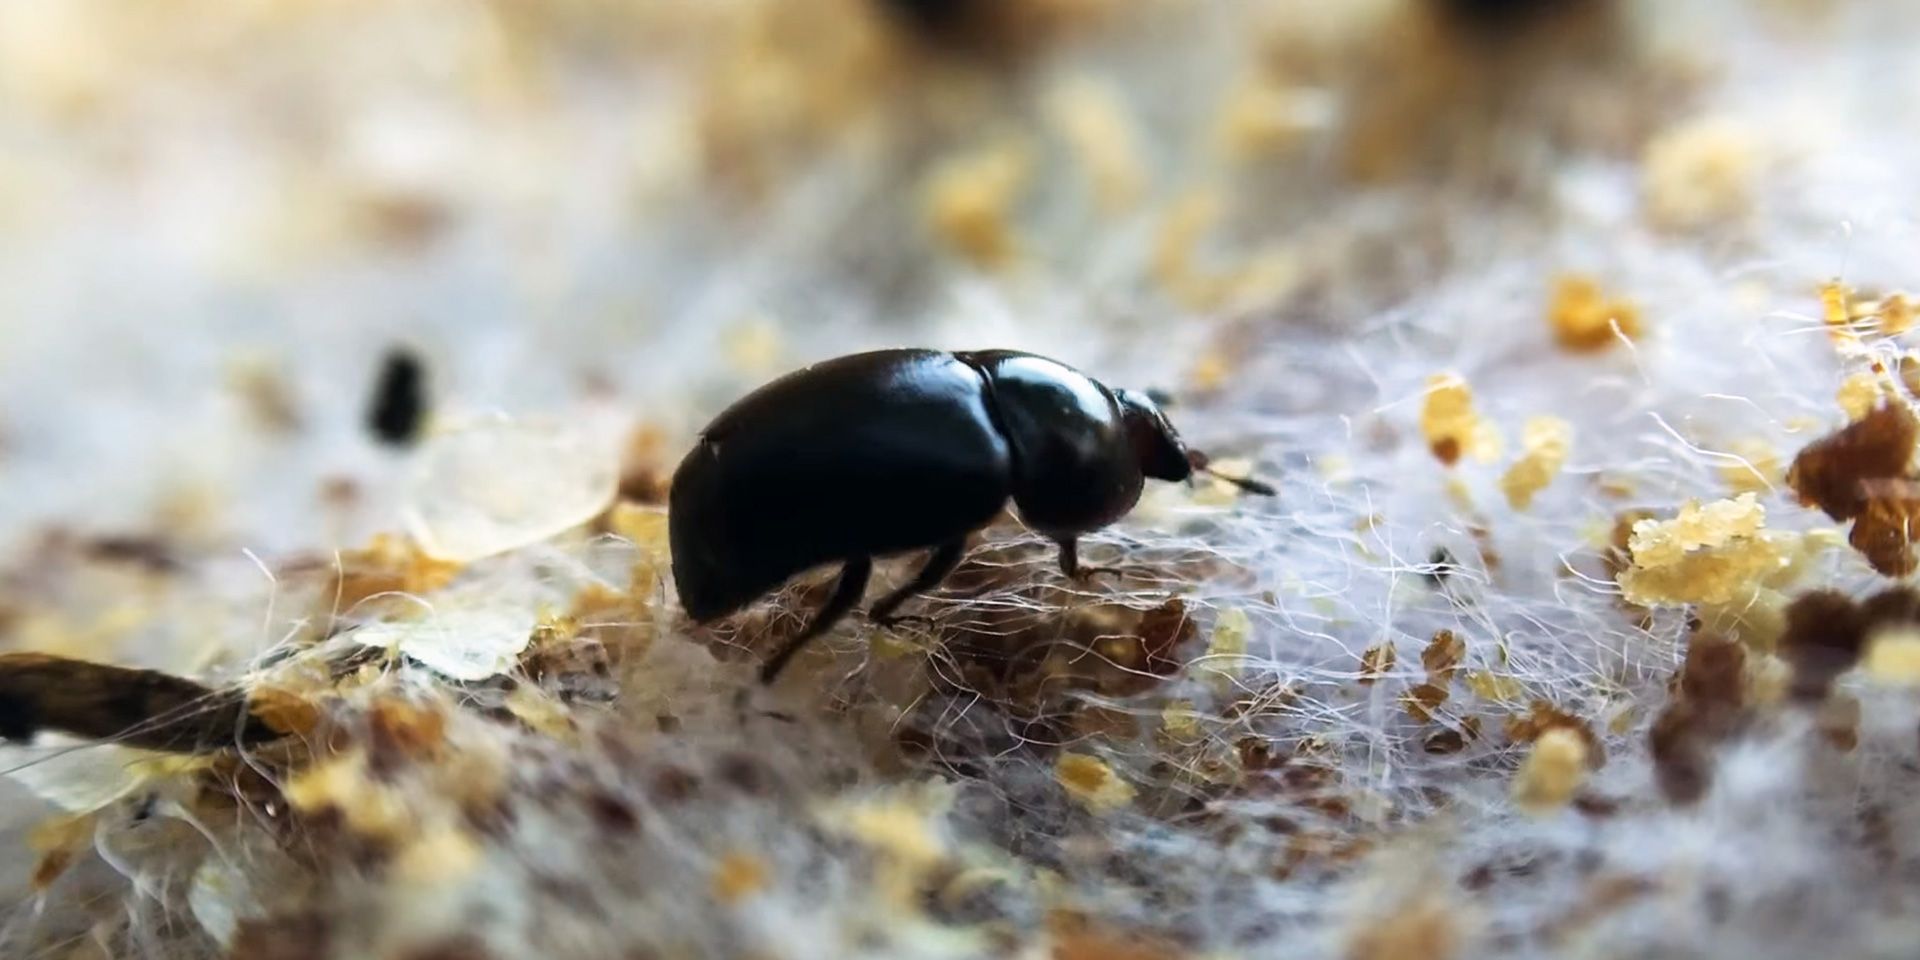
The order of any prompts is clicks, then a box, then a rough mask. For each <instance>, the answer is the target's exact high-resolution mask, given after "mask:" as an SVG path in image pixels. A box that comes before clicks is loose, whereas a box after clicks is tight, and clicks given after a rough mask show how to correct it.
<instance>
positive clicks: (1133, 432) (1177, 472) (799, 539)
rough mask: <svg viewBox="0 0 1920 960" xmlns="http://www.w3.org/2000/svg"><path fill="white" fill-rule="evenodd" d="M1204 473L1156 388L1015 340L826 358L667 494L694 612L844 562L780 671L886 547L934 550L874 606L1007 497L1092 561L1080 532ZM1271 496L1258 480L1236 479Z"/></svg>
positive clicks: (693, 460)
mask: <svg viewBox="0 0 1920 960" xmlns="http://www.w3.org/2000/svg"><path fill="white" fill-rule="evenodd" d="M1196 469H1198V470H1207V469H1208V467H1207V461H1206V457H1205V456H1204V455H1202V454H1200V453H1198V452H1197V451H1195V452H1189V451H1188V450H1187V448H1186V445H1185V444H1184V443H1183V442H1182V441H1181V439H1180V436H1179V434H1178V433H1177V432H1176V431H1175V430H1174V428H1173V425H1172V424H1171V423H1169V422H1168V421H1167V418H1166V416H1165V414H1163V413H1162V412H1161V410H1160V407H1159V405H1158V404H1156V403H1155V402H1154V400H1153V399H1151V398H1150V397H1148V396H1147V395H1146V394H1143V393H1139V392H1135V391H1132V390H1111V389H1108V388H1107V387H1106V386H1104V385H1102V384H1101V383H1099V382H1098V381H1096V380H1094V379H1092V378H1090V377H1088V376H1086V375H1084V374H1082V373H1080V372H1078V371H1076V370H1074V369H1072V368H1071V367H1068V366H1066V365H1065V364H1062V363H1059V362H1057V361H1054V360H1049V359H1047V358H1045V357H1040V356H1035V355H1033V354H1029V353H1020V352H1016V351H1011V350H984V351H974V352H957V353H949V352H944V351H937V350H924V349H897V350H879V351H873V352H868V353H858V354H853V355H851V356H845V357H840V358H837V359H834V360H828V361H826V362H823V363H818V364H814V365H813V366H810V367H806V368H804V369H801V370H798V371H795V372H793V373H790V374H787V375H786V376H783V377H780V378H779V379H776V380H774V381H773V382H771V383H768V384H766V385H765V386H763V387H761V388H759V389H757V390H755V391H753V392H752V393H749V394H748V395H747V396H745V397H743V398H741V399H740V400H739V401H737V402H736V403H734V404H733V405H732V406H731V407H729V408H727V409H726V410H725V411H723V412H722V413H721V414H720V415H719V416H718V417H717V418H715V419H714V421H713V422H712V423H711V424H709V425H708V426H707V428H706V429H705V430H703V431H702V432H701V434H700V437H699V440H698V442H697V443H696V444H695V445H694V448H693V450H692V451H691V452H689V453H688V454H687V456H686V459H684V460H683V461H681V463H680V466H679V468H678V469H677V470H676V471H675V472H674V475H673V482H672V486H671V489H670V491H669V494H668V518H669V519H668V526H669V535H670V540H671V548H672V553H673V576H674V583H675V588H676V590H677V591H678V592H679V595H680V602H681V606H682V607H683V608H685V610H686V612H687V615H688V616H689V617H691V618H692V619H693V620H694V621H695V622H698V623H707V622H711V621H713V620H717V619H720V618H722V617H725V616H727V615H729V614H732V613H735V612H737V611H739V610H740V609H742V608H744V607H746V606H747V605H748V604H750V603H752V602H753V601H755V600H756V599H759V598H760V597H762V596H764V595H766V594H767V593H769V592H771V591H772V590H774V589H775V588H777V587H779V586H780V585H781V584H783V583H785V582H786V581H787V580H789V579H790V578H792V577H794V576H795V575H797V574H800V573H803V572H805V571H807V570H810V569H813V568H815V567H818V566H821V565H823V564H827V563H834V562H838V563H840V564H842V566H841V572H840V578H839V582H838V584H837V585H836V586H835V588H834V592H833V594H832V596H831V597H830V598H829V599H828V600H827V602H826V603H825V604H823V605H822V606H821V608H820V610H819V612H818V613H816V614H815V615H814V618H813V620H812V622H810V623H809V624H807V626H806V627H805V628H804V629H803V630H802V631H801V632H800V633H799V634H798V635H796V636H795V637H794V638H793V639H791V640H789V641H787V643H786V644H785V645H784V646H783V647H782V648H781V649H780V650H779V651H778V652H777V653H775V654H774V655H773V657H772V658H770V659H769V660H768V661H767V663H766V665H765V666H764V667H763V668H762V671H761V677H762V679H763V680H766V681H771V680H772V679H773V678H774V677H775V676H776V675H778V673H779V672H780V670H781V668H782V667H784V666H785V665H786V663H787V661H788V660H789V659H791V658H792V656H793V655H794V654H795V653H796V652H798V651H799V650H800V648H801V647H803V646H804V645H805V644H806V643H807V641H809V640H811V639H812V638H814V637H816V636H818V635H820V634H821V633H822V632H824V631H826V630H827V629H828V628H830V627H832V626H833V625H834V624H835V623H836V622H838V621H839V620H840V618H842V617H844V616H845V615H846V613H847V611H848V610H850V609H852V607H853V606H854V604H855V603H857V602H859V600H860V598H861V595H862V594H863V593H864V591H865V588H866V586H867V580H868V578H869V576H870V575H871V573H872V570H873V559H874V558H875V557H882V556H888V555H893V554H900V553H905V552H909V551H914V550H927V551H928V557H927V561H926V564H925V566H924V567H922V568H921V570H920V572H919V573H918V574H917V575H916V576H914V577H913V579H912V580H911V581H910V582H909V583H907V584H906V585H904V586H902V587H900V588H899V589H897V590H895V591H893V592H891V593H889V594H887V595H886V596H885V597H883V598H881V599H880V600H879V601H878V602H876V603H875V604H874V605H873V606H872V607H871V608H870V609H869V611H868V616H870V617H871V618H872V619H873V620H874V621H875V622H876V623H879V624H881V625H889V624H892V623H894V622H896V620H897V619H898V618H896V617H894V616H893V613H894V611H895V610H896V609H898V608H899V606H900V605H901V604H902V603H904V602H905V601H906V600H908V599H909V598H911V597H913V596H915V595H916V594H919V593H922V592H924V591H926V590H929V589H932V588H933V587H935V586H937V585H938V584H939V583H940V582H941V581H942V580H943V579H945V578H946V576H947V575H948V574H949V573H951V572H953V569H954V567H956V566H957V565H958V564H959V562H960V559H961V555H962V553H963V552H964V549H965V543H966V538H967V535H968V534H970V533H972V532H974V531H976V530H979V529H980V528H982V527H984V526H986V525H987V524H988V523H989V522H991V521H992V520H993V518H994V517H995V516H996V515H998V514H999V513H1000V511H1001V509H1002V508H1004V507H1005V506H1006V503H1007V501H1008V499H1009V498H1011V499H1012V501H1013V503H1014V506H1015V507H1016V508H1017V510H1018V513H1019V516H1020V519H1021V520H1022V522H1024V523H1026V524H1027V525H1028V526H1029V527H1031V528H1033V529H1034V530H1036V531H1038V532H1040V533H1042V534H1044V535H1045V536H1047V537H1048V538H1049V539H1051V540H1053V541H1054V542H1055V543H1057V544H1058V545H1059V550H1060V566H1061V569H1062V570H1063V571H1064V572H1065V573H1066V574H1067V575H1068V576H1073V577H1081V576H1085V575H1087V574H1089V573H1093V572H1097V571H1094V570H1092V569H1090V568H1083V567H1081V566H1080V563H1079V554H1078V552H1077V550H1076V546H1077V542H1078V538H1079V537H1080V536H1082V535H1084V534H1087V533H1090V532H1092V531H1095V530H1098V529H1100V528H1102V527H1105V526H1107V525H1108V524H1111V523H1113V522H1114V521H1116V520H1118V519H1120V518H1121V517H1122V516H1124V515H1126V513H1127V512H1128V511H1130V510H1132V509H1133V507H1134V504H1135V503H1137V502H1138V501H1139V498H1140V492H1141V489H1142V488H1143V487H1144V485H1145V480H1146V479H1147V478H1152V479H1156V480H1165V481H1171V482H1178V481H1184V480H1187V479H1188V478H1189V477H1191V476H1192V474H1193V472H1194V471H1195V470H1196ZM1223 479H1226V480H1229V481H1231V482H1233V483H1236V484H1238V485H1239V486H1241V487H1242V488H1244V489H1246V490H1248V491H1250V492H1253V493H1258V494H1262V495H1265V496H1272V495H1273V492H1274V491H1273V488H1271V487H1269V486H1267V485H1266V484H1263V483H1260V482H1259V481H1256V480H1245V479H1240V478H1234V477H1223Z"/></svg>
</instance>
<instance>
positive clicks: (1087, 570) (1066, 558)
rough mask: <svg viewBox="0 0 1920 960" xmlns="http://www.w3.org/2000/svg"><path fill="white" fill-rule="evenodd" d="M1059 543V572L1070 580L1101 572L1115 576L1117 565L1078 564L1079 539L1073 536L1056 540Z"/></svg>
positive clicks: (1118, 574) (1097, 574)
mask: <svg viewBox="0 0 1920 960" xmlns="http://www.w3.org/2000/svg"><path fill="white" fill-rule="evenodd" d="M1057 542H1058V543H1059V544H1060V572H1061V573H1064V574H1066V575H1067V578H1068V579H1070V580H1085V579H1088V578H1091V577H1097V576H1099V575H1101V574H1103V573H1104V574H1106V575H1108V576H1112V577H1117V576H1120V575H1121V574H1120V570H1119V568H1117V567H1083V566H1081V565H1080V541H1079V540H1078V539H1077V538H1074V537H1067V538H1066V539H1063V540H1060V541H1057Z"/></svg>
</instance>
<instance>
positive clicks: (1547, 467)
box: [1500, 417, 1573, 510]
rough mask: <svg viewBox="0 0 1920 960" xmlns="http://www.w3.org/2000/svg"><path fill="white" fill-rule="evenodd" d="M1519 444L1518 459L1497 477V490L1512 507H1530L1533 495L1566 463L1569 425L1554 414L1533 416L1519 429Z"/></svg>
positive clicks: (1551, 479) (1569, 437)
mask: <svg viewBox="0 0 1920 960" xmlns="http://www.w3.org/2000/svg"><path fill="white" fill-rule="evenodd" d="M1520 446H1521V454H1520V459H1518V460H1516V461H1514V463H1513V466H1511V467H1508V468H1507V472H1506V473H1505V474H1504V475H1502V476H1501V477H1500V492H1502V493H1504V494H1506V496H1507V503H1508V504H1510V505H1511V506H1512V507H1513V508H1514V509H1515V510H1525V509H1527V508H1528V507H1530V506H1532V505H1533V498H1534V495H1535V494H1537V493H1539V492H1540V491H1541V490H1544V489H1546V487H1547V484H1549V483H1552V482H1553V478H1554V477H1555V476H1556V475H1558V474H1559V473H1560V468H1561V467H1563V466H1565V465H1566V462H1567V451H1568V450H1569V449H1570V448H1571V447H1572V446H1573V427H1572V426H1571V425H1570V424H1568V423H1567V422H1566V421H1565V420H1562V419H1560V418H1558V417H1534V418H1532V419H1531V420H1528V421H1527V423H1526V426H1525V427H1524V428H1523V429H1522V431H1521V434H1520Z"/></svg>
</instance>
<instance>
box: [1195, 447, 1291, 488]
mask: <svg viewBox="0 0 1920 960" xmlns="http://www.w3.org/2000/svg"><path fill="white" fill-rule="evenodd" d="M1187 463H1188V464H1190V465H1191V466H1192V467H1193V469H1194V472H1196V473H1204V474H1206V475H1207V476H1209V477H1214V478H1216V479H1220V480H1225V481H1226V482H1228V483H1231V484H1233V485H1234V486H1236V487H1239V488H1240V489H1241V490H1244V491H1246V492H1247V493H1251V494H1256V495H1258V496H1262V497H1277V496H1279V495H1280V493H1279V491H1277V490H1275V489H1274V488H1273V485H1272V484H1269V483H1266V482H1264V481H1261V480H1255V479H1254V478H1252V477H1236V476H1234V475H1233V474H1230V473H1221V472H1220V471H1218V470H1215V469H1214V468H1213V462H1212V460H1211V458H1209V457H1208V456H1207V455H1206V454H1204V453H1201V452H1200V451H1198V450H1188V451H1187ZM1189 479H1191V478H1189Z"/></svg>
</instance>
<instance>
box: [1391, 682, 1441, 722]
mask: <svg viewBox="0 0 1920 960" xmlns="http://www.w3.org/2000/svg"><path fill="white" fill-rule="evenodd" d="M1447 697H1448V693H1447V688H1446V687H1444V686H1442V685H1440V684H1437V683H1433V682H1431V681H1429V682H1427V683H1417V684H1414V685H1413V686H1411V687H1409V688H1407V692H1406V693H1404V694H1402V695H1401V697H1400V703H1401V705H1402V706H1404V707H1406V710H1407V714H1408V715H1409V716H1411V717H1413V718H1414V719H1415V720H1418V721H1420V722H1421V723H1426V722H1428V721H1431V720H1432V719H1433V717H1434V714H1435V713H1436V712H1438V711H1439V709H1440V705H1441V704H1443V703H1446V702H1447Z"/></svg>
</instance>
